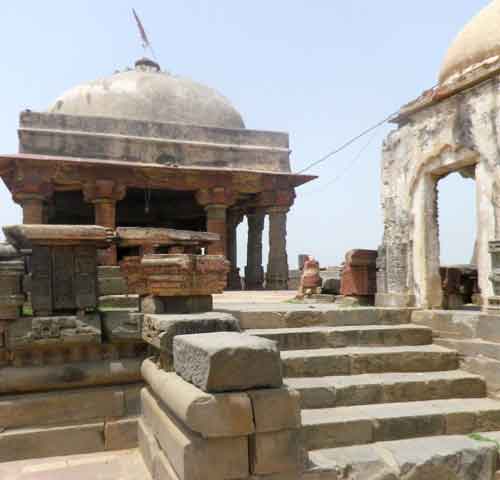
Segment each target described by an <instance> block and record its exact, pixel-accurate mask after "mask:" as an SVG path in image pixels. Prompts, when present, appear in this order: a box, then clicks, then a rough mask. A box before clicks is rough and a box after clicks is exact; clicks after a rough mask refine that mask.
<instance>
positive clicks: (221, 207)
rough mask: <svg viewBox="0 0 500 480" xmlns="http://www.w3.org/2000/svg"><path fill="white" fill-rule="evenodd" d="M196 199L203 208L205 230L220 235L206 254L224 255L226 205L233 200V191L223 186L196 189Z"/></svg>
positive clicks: (230, 203)
mask: <svg viewBox="0 0 500 480" xmlns="http://www.w3.org/2000/svg"><path fill="white" fill-rule="evenodd" d="M196 200H197V202H198V203H199V204H200V205H202V206H203V207H204V208H205V212H206V214H207V227H206V228H207V232H210V233H217V234H218V235H219V237H220V239H219V241H218V242H214V243H212V244H211V245H209V246H208V254H209V255H226V235H227V226H226V216H227V209H228V207H230V206H231V205H233V203H234V201H235V197H234V195H233V193H232V192H231V191H230V190H228V189H227V188H225V187H217V188H212V189H206V190H198V191H197V192H196Z"/></svg>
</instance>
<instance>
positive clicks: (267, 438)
mask: <svg viewBox="0 0 500 480" xmlns="http://www.w3.org/2000/svg"><path fill="white" fill-rule="evenodd" d="M250 462H251V466H250V468H251V470H252V473H253V474H261V475H269V474H273V473H283V472H298V471H300V465H301V454H300V432H299V430H284V431H281V432H270V433H256V434H255V435H252V436H251V437H250Z"/></svg>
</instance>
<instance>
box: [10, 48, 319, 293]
mask: <svg viewBox="0 0 500 480" xmlns="http://www.w3.org/2000/svg"><path fill="white" fill-rule="evenodd" d="M19 143H20V147H19V153H18V154H16V155H8V156H2V157H1V158H0V171H1V176H2V179H3V180H4V182H5V184H6V185H7V187H8V188H9V190H10V191H11V192H12V196H13V199H14V201H15V202H17V203H19V204H20V205H21V206H22V209H23V222H24V223H25V224H49V225H50V224H52V225H58V224H74V225H92V224H97V225H102V226H104V227H108V228H115V227H117V226H118V227H164V228H175V229H181V230H195V231H203V230H207V231H209V232H214V233H218V234H219V235H220V241H219V242H216V243H215V244H214V245H211V246H210V247H209V252H211V253H221V254H227V257H228V258H229V259H230V262H231V270H230V274H229V286H230V288H235V289H240V288H241V279H240V276H239V273H238V270H237V266H236V228H237V226H238V224H239V223H240V222H241V221H242V219H243V218H244V216H246V217H247V218H248V226H249V229H248V260H247V266H246V268H245V278H246V280H247V281H246V286H247V288H249V289H258V288H262V287H263V286H264V283H265V284H266V287H267V288H269V289H286V288H287V280H288V262H287V253H286V216H287V212H288V210H289V209H290V207H291V206H292V204H293V201H294V198H295V188H296V187H298V186H300V185H302V184H303V183H305V182H308V181H309V180H311V179H312V178H314V177H310V176H305V175H295V174H293V173H291V170H290V147H289V139H288V135H287V134H285V133H279V132H264V131H256V130H248V129H245V124H244V122H243V119H242V117H241V115H240V114H239V113H238V111H237V110H236V109H235V108H234V107H233V106H232V105H231V103H230V102H229V101H228V100H227V99H226V98H224V97H223V96H222V95H220V94H219V93H217V92H216V91H215V90H213V89H211V88H209V87H206V86H203V85H200V84H198V83H195V82H193V81H191V80H189V79H186V78H181V77H178V76H174V75H171V74H169V73H167V72H164V71H161V69H160V67H159V65H158V64H157V63H155V62H153V61H151V60H148V59H145V58H144V59H141V60H139V61H137V62H136V64H135V68H134V69H132V70H127V71H124V72H118V73H115V74H114V75H111V76H110V77H105V78H101V79H98V80H95V81H92V82H89V83H86V84H82V85H79V86H77V87H75V88H73V89H71V90H69V91H68V92H66V93H64V94H63V95H61V96H60V97H59V98H58V99H57V100H56V101H55V102H54V104H53V105H51V106H50V107H49V109H48V110H47V111H46V112H43V113H37V112H31V111H25V112H23V113H21V117H20V125H19ZM266 216H268V217H269V228H270V232H271V234H270V245H269V247H270V249H269V251H270V255H269V261H268V264H267V278H266V279H264V274H263V266H262V230H263V225H264V218H265V217H266ZM128 253H129V252H128V251H127V250H126V249H124V250H120V249H118V250H117V249H116V247H114V246H112V247H110V248H109V249H108V251H106V252H105V253H104V254H102V256H101V264H102V265H116V264H117V260H118V259H120V258H122V257H123V256H124V255H126V254H128Z"/></svg>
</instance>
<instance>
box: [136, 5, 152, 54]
mask: <svg viewBox="0 0 500 480" xmlns="http://www.w3.org/2000/svg"><path fill="white" fill-rule="evenodd" d="M132 13H133V14H134V18H135V21H136V22H137V28H138V29H139V32H140V34H141V38H142V41H143V43H144V48H145V47H150V46H151V44H150V43H149V40H148V36H147V35H146V30H144V27H143V25H142V22H141V19H140V18H139V15H137V13H136V11H135V10H134V9H132Z"/></svg>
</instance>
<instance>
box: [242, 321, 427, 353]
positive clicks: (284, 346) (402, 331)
mask: <svg viewBox="0 0 500 480" xmlns="http://www.w3.org/2000/svg"><path fill="white" fill-rule="evenodd" d="M246 333H248V334H250V335H257V336H259V337H265V338H268V339H270V340H274V341H276V342H278V346H279V348H280V350H307V349H315V348H342V347H349V346H391V347H392V346H402V345H429V344H430V343H432V329H430V328H428V327H422V326H419V325H411V324H405V325H366V326H356V327H303V328H277V329H258V330H247V331H246Z"/></svg>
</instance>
